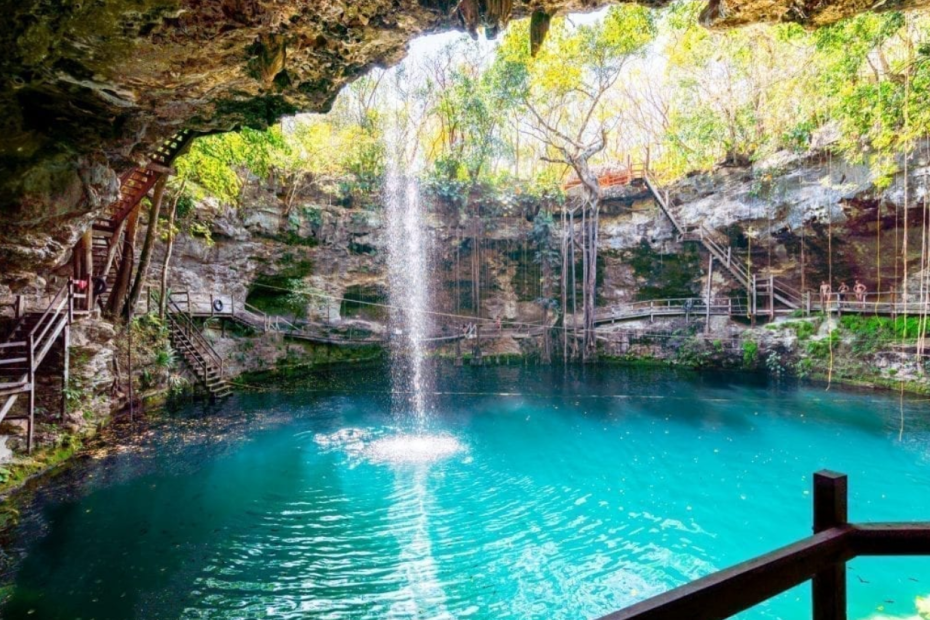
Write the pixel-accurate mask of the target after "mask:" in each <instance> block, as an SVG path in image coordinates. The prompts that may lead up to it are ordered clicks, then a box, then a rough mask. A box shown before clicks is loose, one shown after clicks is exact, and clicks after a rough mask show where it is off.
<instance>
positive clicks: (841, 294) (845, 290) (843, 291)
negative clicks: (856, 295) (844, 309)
mask: <svg viewBox="0 0 930 620" xmlns="http://www.w3.org/2000/svg"><path fill="white" fill-rule="evenodd" d="M836 292H837V296H838V298H839V300H840V302H844V301H846V297H847V295H849V287H848V286H847V285H846V283H845V282H840V287H839V288H838V289H836Z"/></svg>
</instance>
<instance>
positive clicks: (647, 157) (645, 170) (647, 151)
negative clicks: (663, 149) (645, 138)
mask: <svg viewBox="0 0 930 620" xmlns="http://www.w3.org/2000/svg"><path fill="white" fill-rule="evenodd" d="M650 149H651V147H648V146H647V147H646V165H645V166H644V167H643V174H648V173H649V164H650V162H649V160H650V155H651V153H650Z"/></svg>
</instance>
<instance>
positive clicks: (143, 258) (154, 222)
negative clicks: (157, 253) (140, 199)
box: [124, 175, 168, 318]
mask: <svg viewBox="0 0 930 620" xmlns="http://www.w3.org/2000/svg"><path fill="white" fill-rule="evenodd" d="M167 182H168V176H167V175H165V176H162V177H161V178H160V179H158V182H157V183H155V193H154V194H153V196H152V206H151V207H149V225H148V228H147V229H146V231H145V242H144V243H143V244H142V253H141V254H140V255H139V269H138V270H137V271H136V281H135V283H134V284H133V285H132V290H131V291H130V292H129V301H127V302H126V308H125V310H124V314H125V315H126V317H127V318H128V317H129V316H130V315H131V312H130V311H131V310H132V309H133V308H135V307H136V302H138V301H139V296H140V295H141V294H142V287H144V286H145V279H146V278H147V277H148V270H149V261H150V260H151V258H152V247H153V246H154V245H155V237H156V236H157V235H158V216H159V214H160V213H161V201H162V199H163V198H164V196H165V184H166V183H167Z"/></svg>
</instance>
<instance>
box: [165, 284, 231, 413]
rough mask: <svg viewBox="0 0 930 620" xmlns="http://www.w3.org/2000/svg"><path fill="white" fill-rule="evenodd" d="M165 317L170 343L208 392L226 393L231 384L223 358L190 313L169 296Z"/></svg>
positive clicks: (211, 393) (228, 393) (219, 394)
mask: <svg viewBox="0 0 930 620" xmlns="http://www.w3.org/2000/svg"><path fill="white" fill-rule="evenodd" d="M166 317H167V319H168V329H169V333H170V336H171V344H172V346H173V347H174V349H175V350H176V351H178V352H179V353H180V354H181V355H182V356H183V357H184V361H185V362H186V363H187V366H188V368H190V370H191V372H193V373H194V375H195V376H196V377H197V379H198V380H199V381H200V383H201V384H202V385H203V387H204V388H206V390H207V391H208V392H209V393H210V396H211V398H214V399H216V398H225V397H226V396H229V395H230V394H231V393H232V387H231V386H230V385H229V382H227V381H226V369H225V365H224V363H223V358H222V357H220V355H219V354H218V353H217V352H216V351H215V350H214V349H213V347H212V346H211V345H210V343H209V342H208V341H207V339H206V338H204V336H203V334H201V333H200V330H199V329H198V328H197V326H196V325H195V324H194V321H193V320H192V319H191V317H190V315H188V314H187V313H186V312H184V311H183V310H182V309H181V307H180V306H178V304H177V303H176V302H175V301H173V300H170V299H169V300H168V312H167V314H166Z"/></svg>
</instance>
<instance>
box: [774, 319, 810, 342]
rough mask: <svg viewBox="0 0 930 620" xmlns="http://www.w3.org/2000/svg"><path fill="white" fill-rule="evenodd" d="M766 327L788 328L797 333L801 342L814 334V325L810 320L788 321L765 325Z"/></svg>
mask: <svg viewBox="0 0 930 620" xmlns="http://www.w3.org/2000/svg"><path fill="white" fill-rule="evenodd" d="M766 329H771V330H777V329H790V330H791V331H793V332H794V333H795V334H796V335H797V337H798V340H799V341H801V342H803V341H805V340H807V339H808V338H810V337H811V336H813V335H814V332H815V331H816V326H815V325H814V324H813V323H812V322H811V321H790V322H786V323H774V324H771V325H766Z"/></svg>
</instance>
